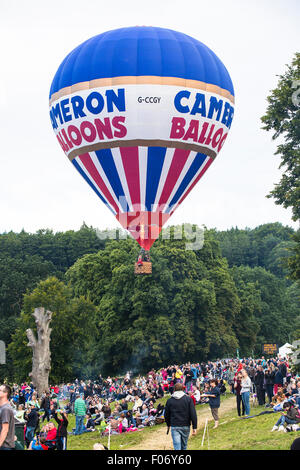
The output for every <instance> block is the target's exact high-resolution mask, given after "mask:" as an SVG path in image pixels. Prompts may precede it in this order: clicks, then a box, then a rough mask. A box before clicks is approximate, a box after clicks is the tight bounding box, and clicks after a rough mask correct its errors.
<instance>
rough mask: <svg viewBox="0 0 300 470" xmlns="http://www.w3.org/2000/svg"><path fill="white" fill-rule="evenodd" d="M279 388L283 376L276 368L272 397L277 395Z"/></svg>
mask: <svg viewBox="0 0 300 470" xmlns="http://www.w3.org/2000/svg"><path fill="white" fill-rule="evenodd" d="M279 387H283V375H282V372H281V370H280V369H279V368H278V367H276V369H275V377H274V395H276V394H277V392H278V388H279Z"/></svg>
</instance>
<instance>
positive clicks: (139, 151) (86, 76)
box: [50, 27, 234, 250]
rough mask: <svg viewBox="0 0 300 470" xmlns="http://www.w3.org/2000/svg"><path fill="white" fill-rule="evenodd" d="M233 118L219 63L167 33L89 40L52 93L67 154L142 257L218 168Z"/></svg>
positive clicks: (124, 32)
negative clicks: (209, 171) (214, 167)
mask: <svg viewBox="0 0 300 470" xmlns="http://www.w3.org/2000/svg"><path fill="white" fill-rule="evenodd" d="M233 114H234V89H233V85H232V81H231V79H230V76H229V74H228V72H227V69H226V68H225V66H224V65H223V63H222V62H221V61H220V59H218V57H217V56H216V55H215V54H214V53H213V52H212V51H211V50H210V49H209V48H208V47H207V46H205V45H204V44H203V43H201V42H199V41H197V40H196V39H193V38H192V37H190V36H187V35H186V34H183V33H179V32H176V31H172V30H169V29H164V28H156V27H131V28H121V29H117V30H113V31H108V32H105V33H103V34H100V35H98V36H95V37H93V38H91V39H89V40H87V41H86V42H84V43H83V44H81V45H80V46H78V47H77V48H76V49H74V50H73V51H72V52H71V53H70V54H69V55H67V57H66V58H65V59H64V61H63V62H62V63H61V65H60V67H59V68H58V70H57V73H56V75H55V77H54V79H53V82H52V85H51V89H50V118H51V123H52V127H53V129H54V132H55V134H56V137H57V139H58V142H59V144H60V145H61V147H62V149H63V151H64V152H65V154H66V155H67V156H68V158H69V159H70V161H71V162H72V164H73V165H74V167H75V168H76V169H77V170H78V171H79V173H80V174H81V175H82V177H83V178H84V179H85V180H86V181H87V183H88V184H89V185H90V186H91V188H92V189H93V190H94V191H95V193H96V194H97V195H98V197H99V198H100V199H101V200H102V202H104V204H105V205H106V206H107V207H108V208H109V209H110V211H111V212H112V213H113V214H114V215H115V217H116V218H117V219H118V220H119V222H120V223H121V225H122V226H123V227H124V228H125V229H127V230H129V232H130V233H131V234H132V236H133V237H134V238H135V239H136V240H137V241H138V243H139V244H140V245H141V246H142V247H143V248H145V249H146V250H148V249H150V247H151V245H152V244H153V243H154V241H155V240H156V239H157V237H158V236H159V233H160V231H161V229H162V227H163V225H164V224H165V223H166V221H167V220H168V219H169V217H170V216H171V215H172V213H173V212H174V211H175V209H176V208H177V207H178V206H179V205H180V204H181V203H182V201H183V200H184V199H185V198H186V196H187V195H188V194H189V193H190V191H191V190H192V189H193V187H194V186H195V185H196V184H197V182H198V181H199V180H200V178H201V177H202V176H203V174H204V173H205V172H206V170H207V169H208V168H209V166H210V165H211V163H212V162H213V161H214V159H215V158H216V156H217V154H218V152H219V151H220V150H221V148H222V146H223V144H224V142H225V140H226V138H227V135H228V131H229V129H230V127H231V124H232V119H233Z"/></svg>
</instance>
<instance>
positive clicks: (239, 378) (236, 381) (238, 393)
mask: <svg viewBox="0 0 300 470" xmlns="http://www.w3.org/2000/svg"><path fill="white" fill-rule="evenodd" d="M241 389H242V374H241V372H239V373H238V374H237V375H236V377H235V378H234V390H235V394H236V407H237V412H238V415H239V416H241V415H242V416H244V414H245V405H244V402H243V400H242V395H241ZM241 405H242V413H241Z"/></svg>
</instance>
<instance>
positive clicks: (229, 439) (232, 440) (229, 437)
mask: <svg viewBox="0 0 300 470" xmlns="http://www.w3.org/2000/svg"><path fill="white" fill-rule="evenodd" d="M230 396H231V397H232V395H230ZM168 398H169V396H167V397H164V398H163V399H162V400H159V402H161V403H163V404H165V403H166V401H167V399H168ZM226 398H227V397H222V402H223V401H224V400H226ZM157 404H158V403H157ZM131 406H132V404H131ZM131 406H130V407H131ZM196 408H197V410H199V409H200V410H202V409H203V410H205V409H206V410H207V409H208V408H209V407H208V405H201V406H197V407H196ZM220 409H222V403H221V408H220ZM267 409H268V408H264V407H258V406H256V407H251V414H258V413H260V412H261V411H264V410H267ZM200 413H201V411H200ZM200 416H201V415H200ZM279 416H280V413H274V414H267V415H262V416H257V417H255V418H250V419H239V417H238V416H237V413H236V410H235V409H234V410H232V411H230V412H228V413H227V414H226V415H223V416H222V418H221V419H220V425H219V427H218V428H217V429H212V428H213V426H214V423H213V421H211V422H209V424H208V432H209V446H208V439H207V436H206V438H205V441H204V445H203V447H202V446H201V442H202V436H203V430H204V426H202V427H200V428H198V433H197V435H196V436H194V437H191V438H190V439H189V445H188V450H208V449H209V450H288V449H290V446H291V443H292V442H293V440H294V439H296V437H300V432H291V433H284V432H277V431H275V432H270V431H271V429H272V427H273V425H274V424H275V422H276V421H277V420H278V418H279ZM68 419H69V426H68V430H69V431H71V430H72V428H75V416H74V415H69V416H68ZM52 421H53V420H52ZM55 424H56V423H55ZM163 428H165V429H166V425H165V424H161V425H156V426H153V427H145V428H142V430H140V431H136V432H132V433H124V434H120V435H112V436H111V439H110V449H111V450H126V449H129V448H132V447H135V446H136V445H138V444H141V443H142V442H143V441H144V440H145V439H147V438H148V437H149V435H150V434H151V433H155V432H157V429H163ZM96 442H101V443H102V444H104V445H106V446H107V443H108V437H107V436H101V435H100V433H99V431H98V426H96V431H95V432H90V433H84V434H81V435H80V436H73V435H69V436H68V450H92V449H93V445H94V444H95V443H96Z"/></svg>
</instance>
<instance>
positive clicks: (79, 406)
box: [74, 393, 86, 436]
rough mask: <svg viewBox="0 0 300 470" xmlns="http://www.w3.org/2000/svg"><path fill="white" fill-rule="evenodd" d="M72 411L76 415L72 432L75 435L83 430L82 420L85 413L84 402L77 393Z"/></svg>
mask: <svg viewBox="0 0 300 470" xmlns="http://www.w3.org/2000/svg"><path fill="white" fill-rule="evenodd" d="M74 413H75V417H76V428H75V432H74V434H75V436H77V435H79V434H82V432H83V429H84V428H83V421H84V417H85V415H86V404H85V402H84V400H83V399H82V398H81V397H80V395H79V393H78V394H77V398H76V400H75V405H74Z"/></svg>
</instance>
